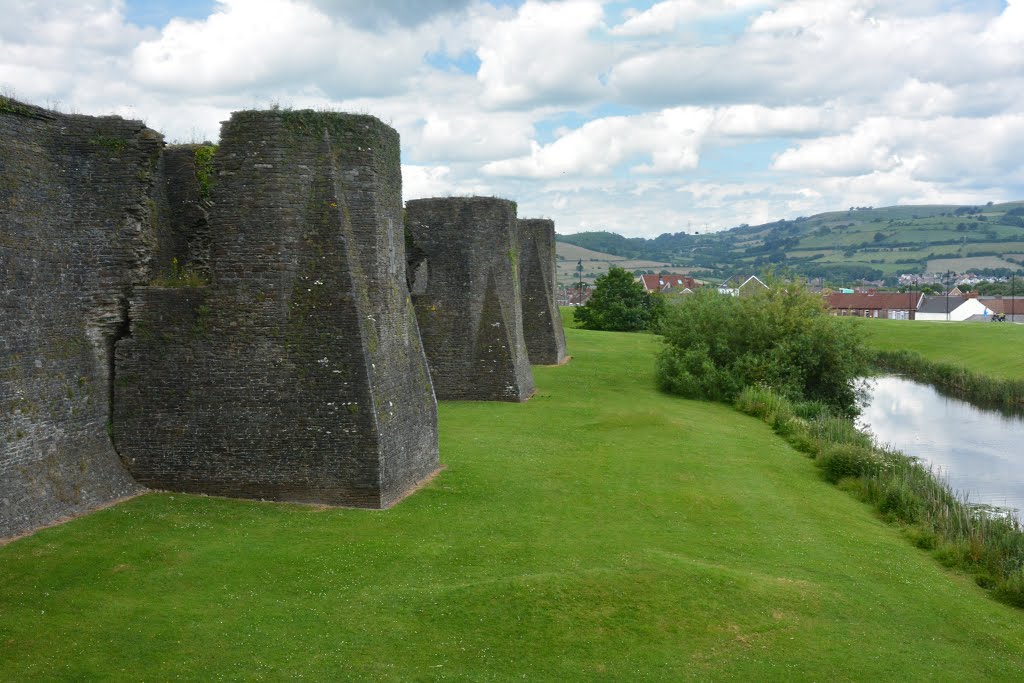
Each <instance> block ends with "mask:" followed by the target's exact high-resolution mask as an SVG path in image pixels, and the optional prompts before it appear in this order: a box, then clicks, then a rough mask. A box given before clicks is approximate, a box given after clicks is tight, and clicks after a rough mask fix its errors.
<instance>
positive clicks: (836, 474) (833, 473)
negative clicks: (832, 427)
mask: <svg viewBox="0 0 1024 683" xmlns="http://www.w3.org/2000/svg"><path fill="white" fill-rule="evenodd" d="M816 464H817V465H818V467H820V468H821V470H822V472H823V473H824V474H825V478H826V479H827V480H829V481H830V482H832V483H833V484H835V483H836V482H838V481H839V480H840V479H843V478H845V477H865V476H871V475H875V474H877V473H878V472H879V471H880V470H881V469H882V463H881V460H880V459H879V458H878V456H877V455H875V453H874V452H873V451H872V450H871V449H869V448H864V447H863V446H859V445H856V444H852V443H841V444H836V445H834V446H829V447H828V448H825V449H824V450H822V451H821V454H820V455H819V456H818V459H817V461H816Z"/></svg>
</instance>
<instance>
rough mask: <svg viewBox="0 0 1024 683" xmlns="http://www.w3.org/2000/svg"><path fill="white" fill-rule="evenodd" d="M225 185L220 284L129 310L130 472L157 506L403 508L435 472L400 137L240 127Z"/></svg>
mask: <svg viewBox="0 0 1024 683" xmlns="http://www.w3.org/2000/svg"><path fill="white" fill-rule="evenodd" d="M215 169H216V171H217V174H216V179H215V182H214V183H213V187H212V192H211V205H210V207H209V210H208V217H209V242H210V247H209V249H210V254H209V272H210V278H211V282H210V284H209V285H207V286H205V287H203V286H200V287H176V288H165V287H148V288H137V289H136V290H135V294H134V296H133V297H132V300H131V302H130V311H129V314H130V317H131V329H130V337H129V338H125V339H122V340H121V341H120V342H119V343H118V344H117V351H116V356H117V357H116V361H117V367H118V376H117V382H116V383H115V411H114V424H113V428H114V435H115V443H116V446H117V447H118V449H119V452H120V454H121V456H122V457H123V458H124V460H125V462H126V463H127V464H128V467H129V469H130V471H131V473H132V474H133V475H134V476H135V477H136V478H137V479H138V480H139V481H140V482H142V483H143V484H145V485H147V486H150V487H154V488H161V489H169V490H175V491H187V492H196V493H208V494H217V495H225V496H237V497H246V498H263V499H268V500H287V501H300V502H315V503H326V504H341V505H352V506H362V507H371V508H381V507H387V506H389V505H391V504H393V503H394V502H396V501H397V500H399V499H400V498H402V497H403V496H404V495H405V494H407V493H408V492H409V491H410V490H411V489H412V488H413V487H415V486H416V485H417V484H418V483H419V482H421V481H423V480H424V479H426V478H427V477H429V476H430V475H431V474H433V473H434V472H435V471H437V469H438V467H439V463H438V445H437V422H436V402H435V400H434V393H433V388H432V386H431V381H430V376H429V373H428V371H427V366H426V359H425V357H424V353H423V348H422V345H421V342H420V336H419V332H418V330H417V326H416V320H415V317H414V313H413V309H412V306H411V304H410V300H409V295H408V292H407V290H406V288H405V283H404V272H405V270H404V269H405V243H404V239H403V227H402V204H401V171H400V165H399V141H398V134H397V133H396V132H395V131H394V130H393V129H391V128H390V127H388V126H386V125H384V124H382V123H381V122H380V121H379V120H377V119H376V118H374V117H371V116H360V115H349V114H336V113H318V112H312V111H286V112H279V111H268V112H238V113H235V114H234V115H232V117H231V119H230V121H228V122H226V123H225V125H224V127H223V130H222V134H221V143H220V147H219V149H218V151H217V155H216V163H215Z"/></svg>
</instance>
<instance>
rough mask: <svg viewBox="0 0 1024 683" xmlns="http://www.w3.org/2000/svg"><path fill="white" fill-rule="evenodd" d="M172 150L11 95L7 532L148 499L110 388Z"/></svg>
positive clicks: (4, 173)
mask: <svg viewBox="0 0 1024 683" xmlns="http://www.w3.org/2000/svg"><path fill="white" fill-rule="evenodd" d="M162 147H163V140H162V137H161V136H160V135H159V134H158V133H156V132H155V131H152V130H150V129H148V128H146V127H145V126H144V125H143V124H142V123H140V122H138V121H125V120H122V119H120V118H117V117H103V118H94V117H87V116H70V115H62V114H56V113H53V112H49V111H45V110H42V109H38V108H35V107H32V106H29V105H25V104H22V103H20V102H16V101H14V100H10V99H6V98H0V321H2V323H0V416H2V417H0V537H3V536H9V535H13V534H16V533H19V532H22V531H25V530H27V529H29V528H32V527H34V526H38V525H41V524H46V523H49V522H52V521H54V520H57V519H59V518H61V517H63V516H65V515H71V514H75V513H78V512H81V511H84V510H87V509H90V508H92V507H95V506H97V505H101V504H103V503H105V502H108V501H111V500H114V499H117V498H119V497H122V496H125V495H129V494H132V493H134V492H137V491H139V490H140V487H139V486H138V485H137V484H136V483H135V482H134V481H133V480H132V478H131V477H130V476H129V475H128V473H127V472H126V471H125V468H124V467H123V465H122V463H121V461H120V460H119V459H118V456H117V453H115V451H114V449H113V447H112V445H111V442H110V437H109V435H108V430H109V426H108V425H109V422H110V413H111V404H110V382H111V379H112V373H113V363H112V359H113V348H114V342H115V340H116V339H117V337H118V336H119V335H120V334H122V333H123V330H124V327H125V325H126V310H127V300H128V295H129V292H130V290H131V287H132V285H133V284H137V283H140V282H146V281H148V280H149V278H150V277H151V274H152V269H153V254H154V253H155V251H156V244H157V241H158V233H159V221H160V219H161V216H160V212H159V207H160V205H162V204H164V205H165V204H166V200H165V199H164V198H163V197H162V185H161V183H160V182H159V180H158V177H159V174H160V160H161V156H160V153H161V149H162Z"/></svg>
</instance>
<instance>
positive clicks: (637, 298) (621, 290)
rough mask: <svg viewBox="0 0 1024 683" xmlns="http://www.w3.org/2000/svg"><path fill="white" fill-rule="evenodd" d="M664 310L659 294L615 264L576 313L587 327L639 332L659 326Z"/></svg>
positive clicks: (581, 323) (595, 282) (596, 281)
mask: <svg viewBox="0 0 1024 683" xmlns="http://www.w3.org/2000/svg"><path fill="white" fill-rule="evenodd" d="M664 312H665V301H664V300H663V299H662V298H661V296H660V295H659V294H648V293H647V292H646V291H644V286H643V285H642V284H640V283H639V282H637V281H636V280H634V279H633V275H632V274H631V273H630V272H629V271H627V270H624V269H622V268H616V267H612V268H610V269H609V270H608V273H607V274H606V275H602V276H601V277H599V278H597V279H596V280H595V281H594V293H593V295H592V296H591V297H590V300H589V301H588V302H587V303H586V304H585V305H583V306H580V307H579V308H577V309H576V311H575V317H576V322H577V323H579V326H580V327H582V328H584V329H587V330H613V331H616V332H637V331H640V330H653V329H656V328H657V326H658V323H659V322H660V320H661V318H662V316H663V315H664Z"/></svg>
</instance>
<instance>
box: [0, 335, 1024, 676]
mask: <svg viewBox="0 0 1024 683" xmlns="http://www.w3.org/2000/svg"><path fill="white" fill-rule="evenodd" d="M993 327H995V326H994V325H993ZM879 329H881V328H879ZM947 329H951V327H950V326H947ZM567 335H568V342H569V350H570V353H571V354H572V355H573V359H572V361H571V362H570V363H568V364H567V365H564V366H562V367H539V368H535V376H536V383H537V388H538V390H537V394H536V395H535V396H534V397H533V398H532V399H531V400H530V401H529V402H527V403H525V404H508V403H472V402H464V403H456V402H446V403H442V404H441V406H440V415H439V419H440V432H441V457H442V461H443V462H444V464H445V465H446V467H447V468H446V469H445V471H443V472H442V473H441V474H440V475H439V476H438V477H437V478H436V479H435V480H434V481H433V482H432V483H430V484H429V485H427V486H426V487H425V488H424V489H423V490H421V491H419V492H417V493H416V494H415V495H413V496H412V497H410V498H409V499H407V500H405V501H404V502H402V503H401V504H399V505H398V506H397V507H395V508H394V509H392V510H389V511H384V512H373V511H362V510H339V509H326V508H320V507H310V506H299V505H275V504H267V503H258V502H243V501H233V500H224V499H216V498H206V497H199V496H187V495H179V494H149V495H146V496H143V497H140V498H136V499H134V500H131V501H128V502H125V503H122V504H120V505H118V506H115V507H113V508H109V509H107V510H103V511H101V512H97V513H95V514H92V515H89V516H87V517H84V518H81V519H78V520H76V521H73V522H70V523H68V524H64V525H61V526H58V527H54V528H51V529H47V530H44V531H41V532H39V533H37V534H35V535H33V536H31V537H28V538H24V539H22V540H19V541H16V542H14V543H11V544H9V545H7V546H4V547H2V548H0V648H2V649H0V652H2V656H0V680H3V681H8V680H9V681H33V680H38V681H51V680H83V679H85V680H91V679H115V680H131V681H136V680H178V679H183V680H202V681H206V680H217V679H221V678H223V679H231V680H279V679H283V678H304V679H307V680H349V679H359V680H392V681H407V680H466V681H478V680H511V679H524V678H525V679H532V680H551V681H564V680H595V679H596V680H603V679H607V680H619V681H622V680H666V681H677V680H691V679H699V680H707V679H714V680H744V681H761V680H778V681H783V680H785V681H789V680H818V681H820V680H855V681H865V680H871V681H876V680H901V681H902V680H908V679H909V680H920V679H930V680H932V679H937V680H1000V681H1005V680H1021V679H1022V678H1024V628H1022V627H1021V625H1022V620H1024V611H1021V610H1016V609H1013V608H1011V607H1008V606H1006V605H1003V604H1000V603H998V602H996V601H994V600H992V599H990V598H989V597H988V596H987V595H986V593H985V592H984V591H983V590H982V589H980V588H978V587H977V586H976V585H974V583H973V582H972V581H970V580H969V579H968V578H966V577H963V576H960V575H957V574H954V573H951V572H949V571H947V570H945V569H943V568H942V566H941V565H940V564H939V563H938V562H937V561H935V559H934V558H932V557H931V556H930V555H929V554H928V553H926V552H924V551H921V550H918V549H916V548H914V547H913V546H912V545H911V544H910V543H909V542H908V541H907V539H905V538H904V537H903V535H902V534H901V532H900V531H899V530H898V529H897V528H895V527H892V526H888V525H886V524H884V523H883V522H882V521H881V520H880V519H878V518H877V517H876V516H875V514H874V513H873V512H872V511H871V510H870V509H869V508H868V507H867V506H865V505H862V504H861V503H859V502H857V501H856V500H854V499H853V498H852V497H850V496H848V495H846V494H844V493H843V492H841V491H840V490H838V489H836V488H835V487H833V486H831V485H829V484H827V483H825V482H824V481H823V480H822V479H821V477H820V474H819V472H818V470H817V469H816V468H815V467H814V465H813V464H812V462H811V461H810V460H808V459H807V458H806V457H805V456H803V455H800V454H799V453H797V452H796V451H794V450H793V449H792V448H791V447H789V446H788V445H787V444H786V443H785V442H783V441H782V440H781V439H780V438H778V437H776V436H775V435H774V434H773V433H772V432H771V430H770V428H769V427H768V426H767V425H765V424H763V423H762V422H760V421H759V420H757V419H754V418H751V417H747V416H744V415H741V414H740V413H738V412H737V411H735V410H733V409H732V408H731V407H729V406H725V405H719V404H711V403H701V402H694V401H685V400H682V399H678V398H673V397H670V396H666V395H664V394H660V393H658V392H657V391H656V390H655V389H654V378H653V355H654V353H655V351H656V349H657V348H658V344H659V341H658V338H657V337H655V336H653V335H646V334H622V333H607V332H591V331H585V330H575V329H570V330H568V331H567Z"/></svg>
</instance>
